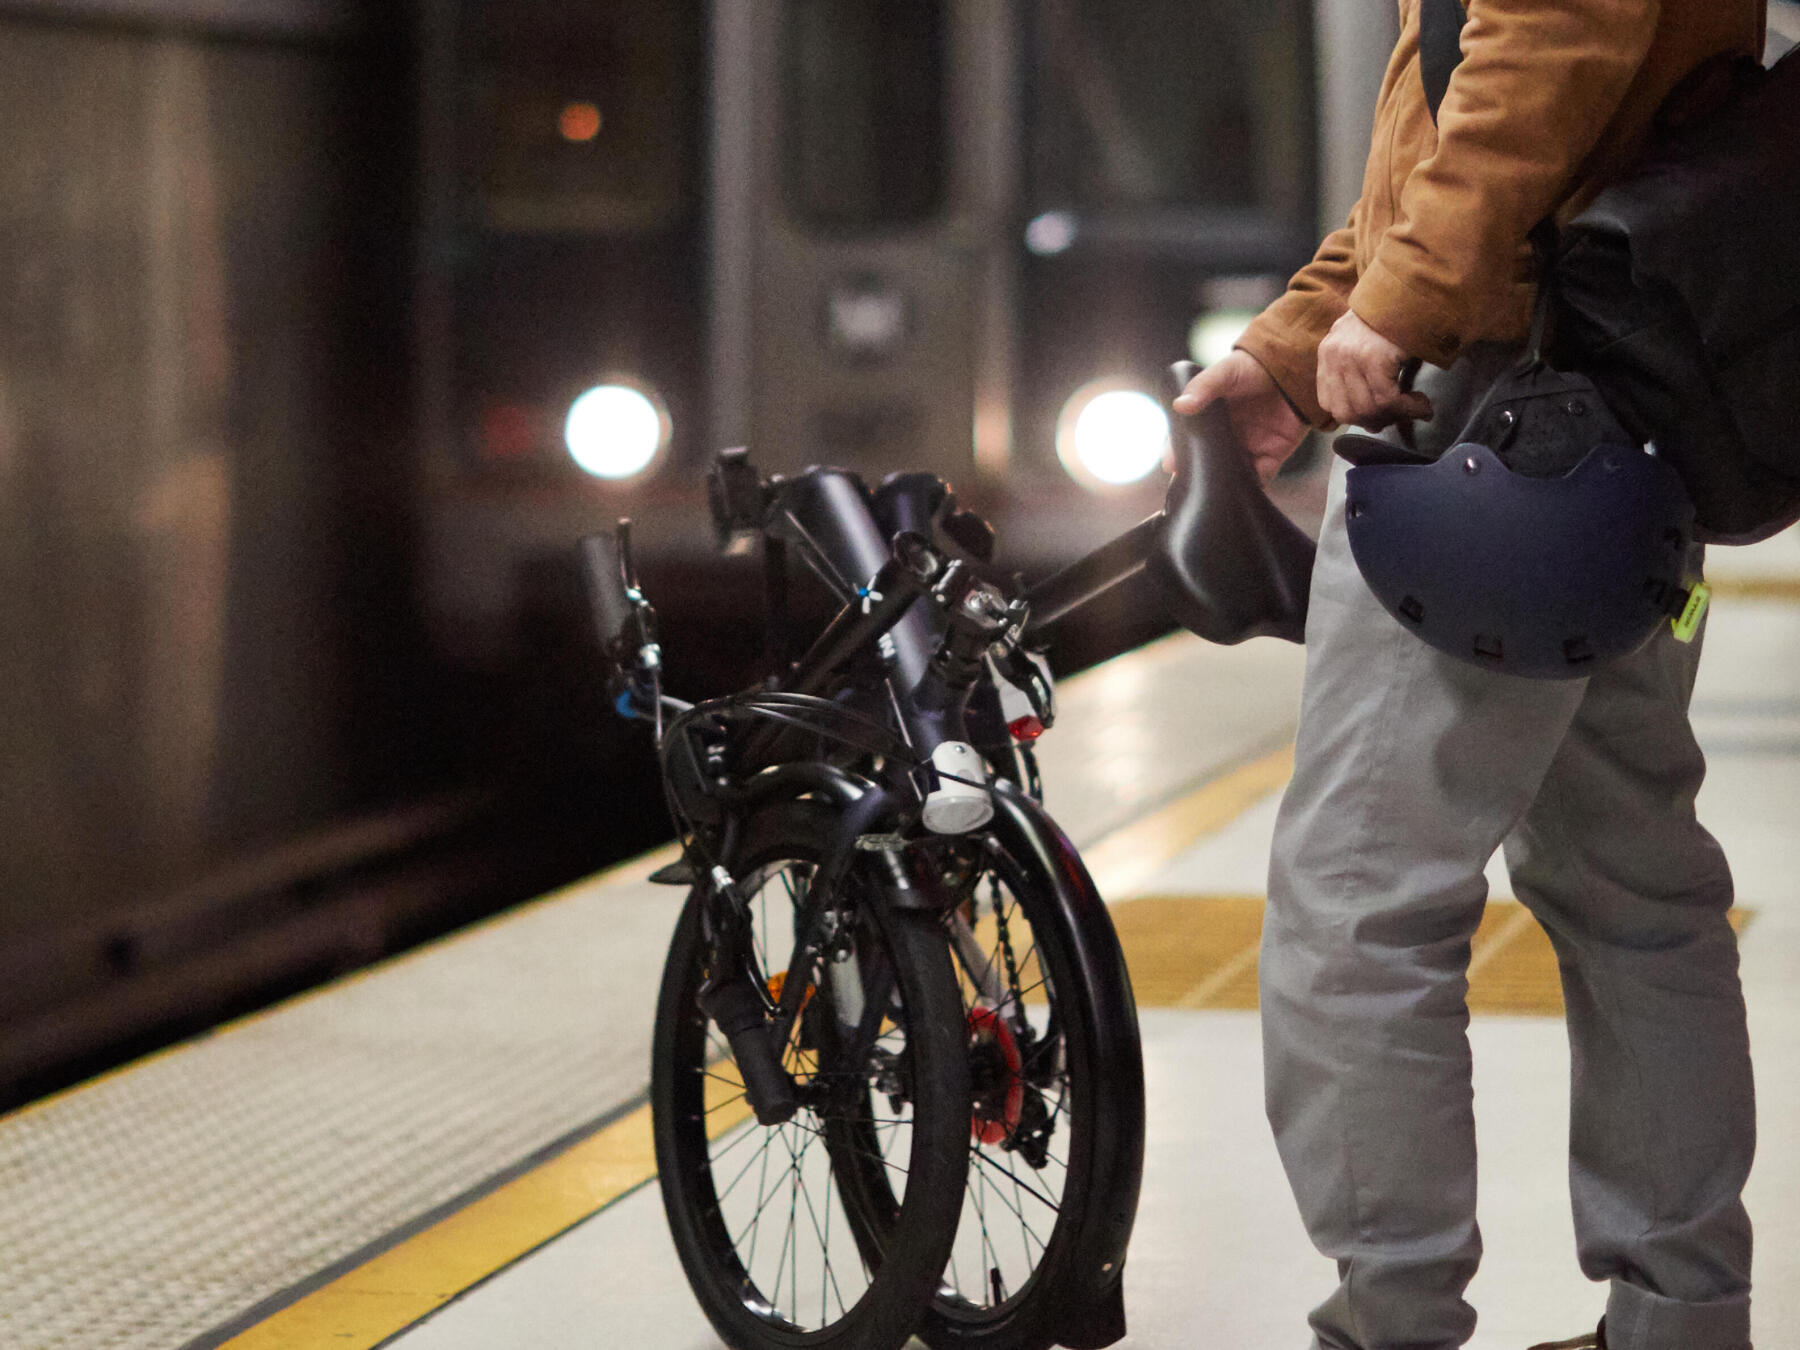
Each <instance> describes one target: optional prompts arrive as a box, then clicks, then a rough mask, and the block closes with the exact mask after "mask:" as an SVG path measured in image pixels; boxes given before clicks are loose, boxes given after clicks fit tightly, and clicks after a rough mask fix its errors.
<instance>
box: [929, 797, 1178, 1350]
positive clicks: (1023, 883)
mask: <svg viewBox="0 0 1800 1350" xmlns="http://www.w3.org/2000/svg"><path fill="white" fill-rule="evenodd" d="M1001 804H1002V805H1003V806H1007V807H1009V808H1016V809H1008V810H1006V811H1004V812H1003V813H1002V817H1001V819H999V820H997V821H996V823H995V826H994V832H993V836H992V840H991V843H990V845H989V848H990V851H991V853H996V854H998V856H1001V857H1003V858H1005V859H1007V860H1008V865H1009V866H1010V868H1012V869H1013V870H1014V871H1015V872H1016V874H1017V880H1016V881H1015V880H1011V879H1009V880H1008V881H1007V884H1008V887H1009V889H1012V890H1013V891H1014V893H1015V895H1016V896H1017V897H1018V900H1019V906H1020V908H1021V909H1022V910H1023V909H1026V908H1027V906H1029V908H1030V912H1029V913H1028V915H1027V917H1028V918H1029V920H1030V923H1031V927H1032V934H1033V940H1034V941H1035V942H1036V943H1037V944H1038V946H1039V952H1040V963H1041V967H1042V969H1043V972H1044V973H1045V974H1046V975H1047V976H1048V977H1049V980H1050V982H1051V983H1052V984H1054V985H1055V986H1056V987H1057V998H1058V1006H1057V1009H1056V1018H1057V1022H1058V1024H1059V1026H1060V1029H1061V1031H1062V1034H1063V1035H1064V1038H1065V1056H1066V1063H1067V1066H1068V1077H1069V1082H1068V1085H1067V1089H1066V1092H1067V1095H1068V1097H1069V1098H1070V1099H1071V1108H1070V1116H1071V1123H1072V1130H1071V1137H1070V1142H1069V1155H1068V1166H1069V1172H1068V1175H1067V1176H1066V1177H1065V1179H1064V1186H1063V1195H1062V1205H1061V1209H1060V1212H1059V1214H1058V1218H1057V1223H1056V1227H1055V1231H1054V1232H1053V1234H1052V1235H1051V1238H1050V1241H1049V1243H1048V1244H1047V1246H1046V1250H1045V1251H1044V1253H1043V1255H1042V1257H1041V1259H1040V1260H1039V1262H1038V1264H1037V1266H1036V1268H1035V1269H1034V1271H1033V1273H1032V1276H1031V1278H1030V1280H1029V1281H1027V1283H1026V1284H1024V1285H1022V1286H1020V1287H1019V1288H1018V1289H1016V1290H1014V1291H1012V1293H1011V1294H1010V1295H1009V1297H1008V1298H1007V1300H1006V1301H1005V1302H1004V1303H1002V1304H1000V1305H999V1306H998V1307H997V1308H981V1309H973V1308H971V1307H970V1306H969V1305H967V1304H961V1305H959V1304H956V1303H953V1302H951V1301H950V1300H947V1299H944V1298H941V1297H940V1298H937V1299H934V1300H933V1303H932V1307H931V1309H930V1311H929V1312H928V1313H927V1316H926V1320H925V1323H924V1324H923V1325H922V1327H921V1329H920V1332H919V1335H920V1338H921V1339H923V1340H925V1341H926V1342H927V1343H928V1344H929V1345H931V1346H932V1347H933V1350H1044V1348H1045V1347H1048V1346H1052V1345H1058V1344H1066V1345H1085V1346H1097V1345H1105V1344H1107V1343H1109V1342H1110V1341H1112V1340H1114V1339H1116V1338H1117V1337H1118V1336H1119V1335H1121V1334H1123V1330H1124V1311H1123V1301H1122V1297H1121V1293H1120V1284H1119V1279H1120V1276H1121V1275H1122V1273H1123V1270H1122V1267H1123V1259H1124V1248H1125V1242H1126V1240H1127V1239H1128V1237H1129V1232H1130V1226H1131V1216H1132V1214H1133V1213H1134V1212H1135V1209H1136V1203H1137V1186H1138V1182H1139V1178H1140V1177H1141V1169H1142V1157H1143V1129H1144V1103H1143V1068H1142V1062H1143V1061H1142V1049H1141V1045H1140V1042H1139V1039H1138V1030H1137V1017H1136V1008H1135V1004H1134V1002H1133V1000H1132V997H1131V990H1130V980H1129V976H1128V975H1127V973H1126V970H1125V966H1124V960H1123V956H1122V954H1121V953H1120V951H1119V948H1118V938H1117V935H1116V934H1115V933H1114V932H1113V929H1112V924H1111V921H1110V918H1109V917H1108V915H1107V913H1106V907H1105V904H1104V902H1103V901H1101V899H1100V897H1099V895H1098V894H1097V893H1096V892H1095V891H1094V889H1093V883H1092V882H1091V881H1090V880H1089V879H1088V877H1087V873H1086V869H1085V868H1084V867H1082V866H1081V865H1080V860H1079V858H1077V857H1076V856H1075V854H1074V852H1073V848H1072V846H1070V845H1069V844H1068V841H1067V840H1066V839H1065V838H1064V837H1063V836H1062V834H1061V832H1060V831H1059V830H1057V829H1056V827H1055V825H1054V823H1053V822H1052V821H1051V820H1050V819H1049V817H1048V816H1046V815H1044V814H1043V813H1042V811H1041V809H1040V808H1036V807H1034V806H1033V805H1032V804H1030V803H1027V802H1025V801H1023V799H1020V798H1017V797H1016V796H1015V795H1013V794H1006V797H1005V799H1004V800H1003V801H1002V803H1001ZM1003 824H1006V825H1007V827H1006V828H1002V826H1003ZM1007 839H1011V840H1012V841H1013V847H1010V848H1009V847H1007V846H1006V843H1005V841H1006V840H1007ZM1102 986H1104V987H1102ZM974 1147H975V1146H974V1145H973V1144H972V1145H971V1149H972V1151H973V1149H974ZM1075 1291H1080V1292H1079V1293H1075ZM1072 1293H1075V1297H1074V1298H1071V1294H1072Z"/></svg>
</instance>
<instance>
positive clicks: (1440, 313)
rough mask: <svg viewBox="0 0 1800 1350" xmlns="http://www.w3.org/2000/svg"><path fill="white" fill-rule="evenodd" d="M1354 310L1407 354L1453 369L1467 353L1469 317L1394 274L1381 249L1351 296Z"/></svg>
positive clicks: (1415, 283) (1415, 284)
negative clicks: (1465, 348)
mask: <svg viewBox="0 0 1800 1350" xmlns="http://www.w3.org/2000/svg"><path fill="white" fill-rule="evenodd" d="M1350 308H1351V309H1352V310H1353V311H1355V313H1356V316H1357V318H1359V319H1361V320H1362V321H1363V322H1364V323H1366V324H1368V325H1369V327H1371V328H1373V329H1374V330H1375V331H1376V332H1377V333H1380V334H1381V336H1383V337H1384V338H1386V339H1387V340H1388V341H1389V342H1392V343H1394V344H1395V345H1396V346H1398V347H1400V348H1402V349H1403V350H1404V351H1405V352H1406V354H1407V355H1408V356H1417V357H1420V358H1422V359H1424V360H1426V361H1429V362H1430V363H1431V364H1432V365H1434V366H1449V365H1450V364H1451V363H1452V362H1454V361H1455V360H1456V358H1457V356H1458V355H1460V354H1461V352H1462V349H1463V346H1464V343H1465V336H1464V330H1465V328H1466V326H1467V323H1468V320H1467V318H1466V317H1465V316H1464V315H1462V314H1459V313H1457V312H1456V311H1455V310H1454V309H1453V308H1451V307H1450V306H1449V305H1447V304H1444V303H1443V302H1442V301H1440V300H1439V299H1438V298H1437V297H1435V296H1433V295H1431V294H1430V293H1429V292H1427V291H1426V290H1425V288H1424V287H1422V286H1420V285H1419V284H1418V283H1417V282H1415V281H1410V280H1408V279H1407V278H1405V277H1402V276H1401V275H1400V274H1399V273H1397V272H1395V271H1394V269H1393V268H1392V267H1390V266H1389V265H1388V263H1387V261H1386V260H1385V259H1384V258H1383V257H1382V254H1381V252H1380V251H1377V253H1376V254H1375V257H1374V258H1373V259H1371V260H1370V262H1369V265H1368V267H1367V268H1365V269H1364V271H1363V274H1362V276H1361V278H1360V279H1358V281H1357V283H1356V287H1355V289H1353V290H1352V291H1351V292H1350Z"/></svg>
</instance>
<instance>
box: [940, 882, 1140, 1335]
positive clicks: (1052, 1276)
mask: <svg viewBox="0 0 1800 1350" xmlns="http://www.w3.org/2000/svg"><path fill="white" fill-rule="evenodd" d="M1004 856H1005V857H1006V859H1007V861H1008V863H1009V864H1010V866H1011V867H1012V868H1013V869H1016V875H1017V876H1018V877H1019V878H1020V879H1021V881H1022V884H1019V885H1017V886H1015V885H1014V882H1013V880H1012V879H1010V878H1009V879H1007V885H1008V888H1009V889H1011V890H1013V892H1014V894H1015V896H1016V898H1017V900H1018V910H1019V913H1020V915H1021V916H1022V917H1024V918H1025V920H1026V921H1027V922H1028V923H1029V924H1030V927H1031V932H1032V938H1031V940H1032V941H1033V942H1035V943H1036V945H1037V951H1038V959H1039V961H1040V963H1041V964H1042V966H1043V967H1044V973H1045V974H1046V975H1047V976H1048V980H1049V984H1050V985H1051V986H1052V987H1053V988H1054V990H1055V997H1056V998H1057V1000H1058V1001H1059V1002H1058V1006H1057V1007H1056V1008H1055V1009H1053V1010H1052V1016H1054V1017H1056V1019H1057V1022H1058V1025H1059V1030H1060V1033H1061V1035H1062V1036H1063V1044H1064V1057H1065V1064H1066V1072H1067V1075H1068V1083H1067V1087H1066V1088H1065V1092H1066V1093H1067V1095H1068V1097H1069V1098H1070V1099H1071V1101H1070V1110H1069V1120H1070V1130H1069V1140H1068V1144H1067V1148H1068V1173H1067V1175H1066V1177H1065V1178H1064V1182H1063V1193H1062V1201H1061V1205H1060V1208H1059V1210H1058V1214H1057V1218H1056V1222H1055V1227H1054V1229H1053V1231H1052V1232H1051V1234H1050V1237H1049V1240H1048V1243H1047V1247H1046V1251H1045V1252H1044V1255H1043V1256H1042V1257H1041V1258H1040V1260H1039V1261H1038V1264H1037V1266H1036V1267H1035V1269H1034V1270H1033V1271H1032V1274H1031V1277H1030V1279H1029V1280H1028V1281H1027V1282H1026V1283H1025V1284H1024V1285H1022V1286H1021V1287H1020V1288H1019V1289H1017V1290H1015V1291H1014V1292H1013V1294H1012V1295H1011V1296H1010V1297H1009V1298H1008V1299H1007V1300H1006V1301H1005V1302H1004V1303H1003V1304H1001V1305H1000V1307H999V1308H997V1309H987V1308H983V1309H979V1310H973V1309H970V1308H969V1307H968V1305H962V1306H960V1307H959V1306H958V1305H957V1304H956V1303H953V1302H952V1301H951V1300H949V1299H946V1298H944V1297H942V1296H939V1297H937V1298H934V1299H933V1300H932V1303H931V1307H930V1309H929V1311H928V1312H927V1314H926V1320H925V1323H924V1324H923V1325H922V1326H921V1328H920V1331H919V1336H920V1339H922V1340H924V1341H925V1342H926V1344H928V1345H930V1346H931V1347H932V1350H1044V1348H1045V1347H1048V1346H1052V1345H1055V1344H1056V1343H1057V1334H1056V1333H1057V1329H1058V1325H1059V1319H1060V1314H1061V1311H1062V1309H1061V1307H1060V1306H1059V1298H1060V1290H1059V1285H1060V1284H1061V1281H1062V1276H1063V1275H1064V1273H1065V1272H1066V1271H1067V1270H1068V1268H1069V1267H1070V1265H1071V1264H1072V1263H1073V1262H1074V1261H1075V1260H1077V1259H1078V1257H1079V1247H1080V1241H1079V1238H1080V1233H1081V1230H1082V1228H1083V1226H1084V1224H1085V1222H1086V1217H1087V1210H1088V1203H1087V1201H1088V1191H1089V1188H1090V1187H1091V1184H1092V1174H1093V1159H1094V1146H1095V1135H1096V1134H1097V1133H1098V1132H1099V1131H1101V1130H1104V1129H1106V1128H1107V1127H1108V1122H1107V1121H1106V1120H1105V1119H1104V1113H1105V1106H1104V1103H1103V1102H1101V1101H1100V1100H1099V1099H1098V1094H1097V1093H1096V1091H1095V1080H1096V1077H1097V1075H1096V1074H1095V1073H1094V1072H1093V1070H1092V1058H1091V1056H1092V1053H1093V1049H1092V1046H1091V1044H1090V1042H1089V1040H1088V1038H1087V1036H1086V1034H1085V1033H1086V1026H1087V1023H1088V1020H1089V1019H1088V1018H1087V1017H1086V1016H1084V1015H1082V1013H1081V1012H1080V1011H1078V1010H1076V1009H1075V1008H1073V1007H1072V1006H1071V1005H1072V1004H1073V1003H1075V1002H1076V1001H1086V1000H1088V999H1089V998H1090V995H1089V992H1088V991H1087V989H1086V987H1085V985H1084V983H1083V981H1082V980H1081V979H1080V978H1079V977H1078V976H1077V974H1076V962H1075V960H1074V956H1073V954H1072V952H1071V950H1070V940H1069V934H1068V933H1067V931H1066V930H1065V928H1064V927H1063V924H1062V916H1061V912H1060V910H1059V908H1058V906H1057V905H1056V904H1055V902H1054V899H1053V898H1052V897H1050V896H1048V895H1047V894H1045V892H1044V891H1043V890H1041V889H1039V888H1038V887H1037V886H1035V885H1034V884H1033V882H1034V879H1033V878H1032V877H1031V875H1030V868H1029V866H1028V864H1026V863H1025V862H1023V861H1021V860H1019V859H1017V858H1013V857H1011V855H1010V854H1004ZM975 1151H976V1147H975V1146H974V1145H971V1153H972V1154H973V1153H974V1152H975ZM972 1170H973V1169H972Z"/></svg>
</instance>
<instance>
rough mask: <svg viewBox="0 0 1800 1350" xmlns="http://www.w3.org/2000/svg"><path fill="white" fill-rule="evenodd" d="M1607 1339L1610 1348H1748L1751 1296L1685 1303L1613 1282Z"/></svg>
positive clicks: (1695, 1349) (1612, 1349)
mask: <svg viewBox="0 0 1800 1350" xmlns="http://www.w3.org/2000/svg"><path fill="white" fill-rule="evenodd" d="M1606 1343H1607V1346H1608V1347H1609V1350H1750V1296H1749V1295H1748V1294H1740V1295H1738V1296H1737V1297H1736V1298H1722V1299H1716V1300H1714V1301H1713V1302H1711V1303H1683V1302H1681V1301H1679V1300H1677V1299H1672V1298H1664V1297H1662V1295H1660V1294H1652V1293H1651V1292H1649V1291H1648V1290H1646V1289H1639V1288H1637V1287H1636V1286H1635V1285H1629V1284H1618V1283H1615V1284H1614V1285H1613V1287H1612V1295H1611V1297H1609V1298H1608V1299H1607V1301H1606Z"/></svg>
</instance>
